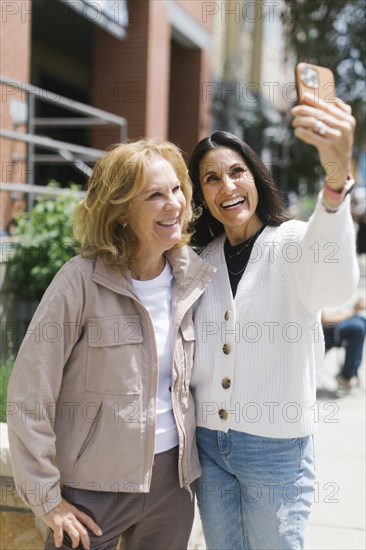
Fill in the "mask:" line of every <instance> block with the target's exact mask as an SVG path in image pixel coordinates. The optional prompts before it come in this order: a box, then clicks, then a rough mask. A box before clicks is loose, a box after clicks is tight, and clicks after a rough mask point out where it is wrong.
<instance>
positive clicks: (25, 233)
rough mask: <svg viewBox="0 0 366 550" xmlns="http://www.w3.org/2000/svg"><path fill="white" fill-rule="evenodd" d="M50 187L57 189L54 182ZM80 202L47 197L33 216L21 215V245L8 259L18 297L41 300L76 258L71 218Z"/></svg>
mask: <svg viewBox="0 0 366 550" xmlns="http://www.w3.org/2000/svg"><path fill="white" fill-rule="evenodd" d="M50 186H51V187H52V186H53V187H58V185H57V184H56V183H55V182H51V183H50ZM71 189H74V190H75V189H76V187H75V186H73V187H71ZM79 201H80V198H79V197H78V196H76V195H74V194H71V193H70V194H68V193H65V194H62V195H58V196H57V197H56V198H51V197H50V196H46V195H45V196H43V197H42V198H40V199H39V201H38V202H37V204H36V205H35V206H34V208H33V209H32V211H31V212H30V213H27V212H22V213H21V214H20V215H19V216H18V218H17V223H16V228H15V230H14V234H15V235H16V236H17V237H18V238H19V242H17V243H16V245H15V249H14V253H13V255H12V257H11V259H10V260H9V273H10V276H11V278H12V279H13V281H14V282H15V284H16V292H17V295H18V296H19V297H22V298H24V299H26V300H40V299H41V297H42V295H43V293H44V291H45V290H46V288H47V287H48V285H49V284H50V282H51V281H52V279H53V277H54V276H55V274H56V273H57V271H58V270H59V269H60V268H61V267H62V265H63V264H64V263H66V262H67V261H68V260H69V259H70V258H71V257H72V256H74V255H75V241H74V239H73V235H72V226H71V218H72V213H73V211H74V208H75V206H76V205H77V204H78V203H79Z"/></svg>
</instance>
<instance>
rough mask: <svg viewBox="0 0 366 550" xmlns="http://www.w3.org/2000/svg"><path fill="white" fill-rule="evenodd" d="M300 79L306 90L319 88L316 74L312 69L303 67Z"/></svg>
mask: <svg viewBox="0 0 366 550" xmlns="http://www.w3.org/2000/svg"><path fill="white" fill-rule="evenodd" d="M301 78H302V81H303V83H304V84H305V86H307V87H308V88H318V87H319V79H318V73H317V72H316V71H315V70H314V69H311V68H310V67H304V68H303V69H302V71H301Z"/></svg>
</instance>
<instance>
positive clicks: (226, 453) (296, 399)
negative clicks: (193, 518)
mask: <svg viewBox="0 0 366 550" xmlns="http://www.w3.org/2000/svg"><path fill="white" fill-rule="evenodd" d="M292 114H293V117H294V118H293V125H294V127H295V135H296V136H297V137H298V138H300V139H301V140H303V141H304V142H306V143H309V144H312V145H314V146H315V147H316V148H317V149H318V152H319V155H320V160H321V163H322V166H323V168H324V170H325V172H326V179H325V182H324V187H323V190H322V191H321V192H320V193H319V198H318V202H317V205H316V208H315V211H314V213H313V215H312V216H311V218H310V220H309V221H308V222H306V223H305V222H302V221H296V220H289V219H288V217H287V215H286V212H285V209H284V207H283V206H282V204H281V200H280V195H279V191H278V189H277V187H276V185H275V184H274V182H273V179H272V177H271V175H270V173H269V172H268V170H267V169H266V167H265V166H264V164H263V163H262V161H261V160H260V159H259V157H258V156H257V155H256V154H255V153H254V152H253V151H252V150H251V149H250V147H248V145H247V144H245V143H243V142H242V141H241V140H239V139H238V138H237V137H235V136H233V135H231V134H229V133H227V132H221V131H218V132H215V133H213V134H212V135H211V136H210V137H208V138H205V139H203V140H202V141H201V142H200V143H199V144H198V145H197V147H196V149H195V151H194V152H193V155H192V158H191V161H190V166H189V170H190V176H191V179H192V181H193V185H194V200H195V203H196V206H197V207H199V208H201V209H202V215H201V217H200V219H199V220H198V222H197V223H196V226H195V229H196V232H195V236H194V243H195V245H196V246H197V247H203V251H202V258H204V259H205V261H206V262H208V263H209V264H211V265H212V266H213V267H215V268H216V273H215V275H214V278H213V280H212V282H211V283H210V285H209V286H208V288H207V290H206V292H205V293H204V294H203V296H202V297H201V298H200V301H199V303H198V305H197V308H196V312H195V326H196V347H195V358H194V368H193V374H192V380H191V386H192V389H193V394H194V398H195V402H196V418H197V426H198V427H197V444H198V450H199V455H200V461H201V466H202V470H203V474H202V476H201V478H200V479H199V480H198V484H197V497H198V504H199V508H200V514H201V519H202V524H203V530H204V534H205V538H206V544H207V548H208V549H209V550H213V549H218V548H219V549H220V550H229V549H230V550H232V549H235V550H241V549H242V550H244V549H245V550H248V549H251V550H252V549H253V550H254V549H261V550H264V549H271V550H274V549H295V548H296V549H300V548H303V547H304V532H305V527H306V524H307V519H308V516H309V513H310V508H311V501H312V498H313V493H314V480H315V472H314V470H315V468H314V459H313V437H312V434H313V432H314V430H315V428H316V423H317V418H318V412H317V408H316V377H315V370H316V367H317V366H318V365H320V364H321V362H322V359H323V355H324V341H323V338H322V332H321V323H320V309H321V308H322V307H323V306H325V305H331V304H340V303H342V302H344V301H345V300H346V299H347V298H348V297H349V296H350V295H352V293H353V291H354V289H355V288H356V285H357V280H358V265H357V259H356V254H355V236H354V230H353V223H352V217H351V213H350V200H349V196H346V195H347V194H348V191H349V189H350V187H351V185H352V181H351V177H350V176H349V164H350V159H351V152H352V142H353V133H354V126H355V122H354V119H353V117H352V116H351V112H350V109H349V107H348V106H347V105H345V104H344V103H343V102H342V101H340V100H338V101H337V103H332V104H326V103H323V102H322V101H316V102H315V101H313V100H312V99H311V98H308V99H306V103H305V104H303V105H298V106H296V107H294V108H293V110H292Z"/></svg>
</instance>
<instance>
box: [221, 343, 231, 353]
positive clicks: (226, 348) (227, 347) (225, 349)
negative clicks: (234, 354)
mask: <svg viewBox="0 0 366 550" xmlns="http://www.w3.org/2000/svg"><path fill="white" fill-rule="evenodd" d="M222 351H223V352H224V353H225V355H229V353H231V345H230V344H224V345H223V346H222Z"/></svg>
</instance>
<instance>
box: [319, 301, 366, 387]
mask: <svg viewBox="0 0 366 550" xmlns="http://www.w3.org/2000/svg"><path fill="white" fill-rule="evenodd" d="M363 309H365V300H364V298H359V299H358V300H356V302H355V304H354V305H353V307H351V308H349V307H346V308H342V310H341V311H332V310H328V309H325V310H324V309H323V311H322V325H323V330H324V340H325V351H326V352H327V351H329V350H330V349H332V348H334V347H337V348H340V347H344V348H345V352H346V353H345V358H344V363H343V366H342V369H341V371H340V372H339V374H337V376H336V378H337V381H338V384H339V389H341V390H345V391H350V390H351V389H352V387H353V385H354V383H355V384H356V385H357V386H359V385H360V380H359V378H358V369H359V368H360V365H361V362H362V353H363V346H364V342H365V336H366V319H365V317H363V316H361V315H359V312H360V311H362V310H363Z"/></svg>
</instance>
